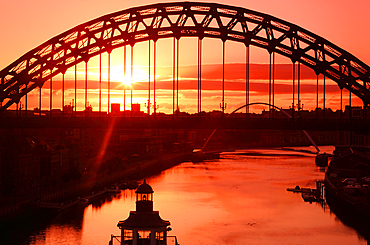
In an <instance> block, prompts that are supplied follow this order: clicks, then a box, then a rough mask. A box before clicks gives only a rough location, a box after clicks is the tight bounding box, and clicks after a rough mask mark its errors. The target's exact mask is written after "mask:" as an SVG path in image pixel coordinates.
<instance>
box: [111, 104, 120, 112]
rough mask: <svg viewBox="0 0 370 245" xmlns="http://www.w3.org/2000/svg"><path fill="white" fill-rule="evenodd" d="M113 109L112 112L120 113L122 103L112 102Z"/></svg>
mask: <svg viewBox="0 0 370 245" xmlns="http://www.w3.org/2000/svg"><path fill="white" fill-rule="evenodd" d="M111 111H112V113H120V112H121V104H120V103H112V104H111Z"/></svg>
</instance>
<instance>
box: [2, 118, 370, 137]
mask: <svg viewBox="0 0 370 245" xmlns="http://www.w3.org/2000/svg"><path fill="white" fill-rule="evenodd" d="M369 123H370V121H369V120H364V119H356V120H355V119H352V120H340V119H317V118H306V119H303V118H295V119H293V118H249V119H247V118H225V117H223V118H216V117H215V118H199V117H179V118H176V117H174V118H173V117H156V118H154V117H144V118H143V117H132V118H127V117H126V118H124V117H42V118H40V117H27V118H26V117H1V118H0V128H4V129H6V128H40V129H42V128H52V129H73V128H81V129H82V128H96V129H105V128H106V129H107V128H110V127H113V128H114V129H194V130H195V129H211V130H213V129H264V130H324V131H326V130H327V131H357V132H362V133H369V131H370V127H368V125H369Z"/></svg>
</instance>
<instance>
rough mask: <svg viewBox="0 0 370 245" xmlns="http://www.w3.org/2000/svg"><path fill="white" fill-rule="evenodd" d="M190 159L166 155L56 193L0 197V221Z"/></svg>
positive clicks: (87, 177)
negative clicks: (40, 204)
mask: <svg viewBox="0 0 370 245" xmlns="http://www.w3.org/2000/svg"><path fill="white" fill-rule="evenodd" d="M189 157H190V154H189V153H172V154H166V155H164V156H160V157H158V158H156V159H153V160H146V161H137V162H133V163H131V164H129V165H127V166H126V168H125V169H124V170H122V171H119V172H116V173H114V174H109V175H105V176H97V175H94V174H90V175H86V176H84V178H83V179H82V180H79V181H74V182H73V183H68V184H66V185H65V186H64V188H59V189H57V190H56V189H55V188H54V189H53V188H50V189H49V190H47V191H45V192H44V193H42V194H39V195H36V196H13V197H1V199H2V200H0V202H1V203H2V205H1V206H0V221H4V220H9V219H11V218H12V217H13V216H15V215H19V214H22V213H24V212H27V211H29V210H30V209H32V208H33V207H37V206H39V205H38V204H39V203H65V202H71V201H72V200H76V199H77V198H83V197H84V196H87V195H90V194H91V193H92V192H96V191H99V190H101V189H104V188H107V187H109V186H111V185H114V184H116V183H123V182H125V181H129V180H139V179H142V178H144V177H146V176H150V175H153V174H156V173H159V172H161V171H163V170H165V169H167V168H170V167H173V166H175V165H177V164H179V163H181V162H184V161H187V160H188V159H189Z"/></svg>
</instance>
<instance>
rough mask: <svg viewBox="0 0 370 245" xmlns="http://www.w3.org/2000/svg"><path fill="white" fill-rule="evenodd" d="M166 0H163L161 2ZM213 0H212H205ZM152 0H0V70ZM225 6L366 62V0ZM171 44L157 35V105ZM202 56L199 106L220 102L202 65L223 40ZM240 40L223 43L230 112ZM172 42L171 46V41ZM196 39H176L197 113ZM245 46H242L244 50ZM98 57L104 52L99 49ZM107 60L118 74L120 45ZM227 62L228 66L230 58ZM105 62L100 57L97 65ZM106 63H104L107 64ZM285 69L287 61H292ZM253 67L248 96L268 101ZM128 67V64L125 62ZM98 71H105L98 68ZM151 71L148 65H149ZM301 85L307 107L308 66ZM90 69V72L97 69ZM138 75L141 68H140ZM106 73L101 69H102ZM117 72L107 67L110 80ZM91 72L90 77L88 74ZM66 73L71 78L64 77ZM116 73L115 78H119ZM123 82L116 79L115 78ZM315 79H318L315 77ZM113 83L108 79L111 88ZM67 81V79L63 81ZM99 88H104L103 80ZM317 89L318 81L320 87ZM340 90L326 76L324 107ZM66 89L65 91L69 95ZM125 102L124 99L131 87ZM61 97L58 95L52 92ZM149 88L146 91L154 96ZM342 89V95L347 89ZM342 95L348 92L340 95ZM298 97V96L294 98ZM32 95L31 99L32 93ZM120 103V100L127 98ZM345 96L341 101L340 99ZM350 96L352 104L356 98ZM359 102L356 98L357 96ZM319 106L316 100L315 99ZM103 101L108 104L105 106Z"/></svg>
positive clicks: (214, 72) (237, 83) (247, 1)
mask: <svg viewBox="0 0 370 245" xmlns="http://www.w3.org/2000/svg"><path fill="white" fill-rule="evenodd" d="M162 2H165V1H162ZM210 2H211V1H210ZM151 3H155V2H152V1H147V0H137V1H135V5H133V4H132V3H130V2H129V1H122V0H121V1H116V0H111V1H95V0H92V1H82V0H80V1H72V0H64V1H61V0H54V1H46V0H35V1H23V0H13V1H3V2H2V4H1V9H2V21H1V22H0V30H1V32H2V33H3V36H2V39H1V41H0V44H1V45H0V69H2V68H4V67H5V66H7V65H8V64H10V63H11V62H13V61H14V60H16V59H17V58H18V57H20V56H21V55H23V54H24V53H26V52H28V51H29V50H30V49H32V48H34V47H36V46H38V45H39V44H41V43H43V42H45V41H46V40H48V39H50V38H52V37H54V36H56V35H58V34H60V33H62V32H64V31H66V30H68V29H70V28H72V27H74V26H76V25H78V24H80V23H83V22H86V21H88V20H91V19H95V18H97V17H99V16H102V15H105V14H108V13H112V12H116V11H119V10H122V9H126V8H130V7H133V6H141V5H147V4H151ZM219 3H223V4H227V5H235V6H240V7H245V8H249V9H252V10H256V11H258V12H262V13H267V14H271V15H273V16H275V17H278V18H280V19H283V20H286V21H289V22H291V23H294V24H297V25H299V26H301V27H303V28H305V29H307V30H309V31H312V32H313V33H315V34H317V35H320V36H322V37H324V38H326V39H327V40H329V41H331V42H333V43H334V44H336V45H338V46H339V47H341V48H343V49H345V50H347V51H348V52H350V53H352V54H353V55H355V56H356V57H358V58H359V59H361V60H362V61H363V62H365V63H366V64H370V49H369V48H368V47H367V45H368V40H370V33H369V32H366V31H365V30H364V28H366V26H367V24H368V23H370V17H369V14H368V13H367V12H368V10H369V9H370V1H367V0H358V1H347V0H346V1H335V2H334V1H322V0H320V1H319V0H310V1H308V0H300V1H292V0H280V1H275V0H260V1H255V0H243V1H242V0H234V1H230V0H229V1H223V2H219ZM169 45H172V41H171V40H160V41H158V64H157V65H158V70H157V74H158V75H159V76H158V78H157V81H158V84H157V88H164V89H158V91H157V92H156V94H157V101H158V103H159V104H160V108H159V111H162V112H172V97H171V93H172V91H171V90H168V89H171V87H168V86H167V85H166V84H172V81H168V80H171V79H172V68H171V67H169V66H171V65H172V58H171V56H169V54H168V50H167V49H168V47H169ZM203 45H204V50H203V51H204V55H203V64H204V68H203V72H204V73H203V74H202V76H203V77H202V78H203V85H204V87H203V88H204V89H205V90H204V91H203V96H204V97H203V102H202V103H203V109H204V110H217V109H219V103H220V101H221V94H220V91H219V89H221V86H222V84H221V82H220V79H222V76H220V75H221V74H220V67H219V66H217V65H216V66H210V65H207V64H220V63H221V62H222V53H221V52H222V49H221V41H219V40H211V39H207V40H205V41H204V44H203ZM147 46H148V44H147V42H146V43H141V44H137V45H135V49H134V53H135V60H134V63H135V65H137V66H138V67H137V69H136V70H138V71H140V70H141V72H136V73H138V74H139V73H141V77H142V76H144V77H142V78H140V79H139V80H141V82H140V81H139V82H137V83H136V84H135V85H134V88H135V94H134V102H137V103H140V104H142V106H143V105H144V103H145V102H146V100H147V91H146V90H143V89H146V87H147V82H146V83H145V84H143V83H144V82H145V79H147V78H145V76H147V70H148V67H147V66H148V63H147V62H148V61H147V60H148V58H147ZM241 48H243V45H241V44H237V43H232V42H229V41H228V42H227V44H226V52H227V54H226V55H227V57H226V62H227V63H229V65H227V66H226V75H225V79H226V85H225V88H226V92H225V96H226V97H225V98H226V103H228V108H227V111H231V110H233V109H234V108H236V107H238V106H240V105H242V104H243V102H244V101H245V97H244V96H245V95H244V94H245V92H243V91H240V89H243V88H244V86H245V84H244V81H243V79H244V68H243V66H242V67H239V66H240V65H237V64H235V63H241V62H243V61H244V51H243V52H240V49H241ZM170 49H171V48H170ZM196 49H197V47H196V39H194V38H182V39H181V40H180V65H181V66H182V67H181V68H180V79H181V82H180V85H179V88H180V98H179V102H180V103H179V104H180V110H185V111H190V112H195V111H196V101H197V99H196V94H197V92H196V90H194V89H196V85H197V81H196V72H197V70H196V66H192V65H195V64H196V63H197V58H196V55H197V53H196ZM243 50H244V49H243ZM103 57H104V56H103ZM268 60H269V57H268V53H267V52H266V51H265V50H261V49H258V48H252V49H251V63H257V64H264V63H268ZM112 61H113V63H112V65H113V66H117V67H118V68H117V69H116V71H115V73H116V76H117V77H122V70H120V68H119V67H120V66H122V49H117V50H116V51H115V52H113V53H112ZM277 63H289V60H288V59H286V58H284V57H277ZM97 64H98V63H97V60H96V59H95V61H94V59H91V60H90V62H89V80H94V79H96V76H95V75H94V69H93V67H96V66H97ZM231 64H233V65H231ZM103 65H104V64H103ZM105 65H106V64H105ZM290 68H291V67H290ZM252 69H253V70H252V74H251V102H257V101H258V102H268V97H267V91H268V84H267V80H266V79H267V78H268V70H266V66H261V65H260V66H253V68H252ZM128 70H129V69H128ZM69 72H70V73H72V74H74V70H73V69H72V70H71V69H70V70H69ZM103 72H106V71H104V69H103ZM152 72H153V71H152ZM276 72H277V73H276V79H277V81H276V84H277V85H276V90H275V91H276V105H277V106H279V107H284V108H287V107H288V106H289V105H291V101H292V98H291V90H292V88H291V86H290V84H291V69H290V70H289V66H288V67H287V66H277V69H276ZM302 72H304V73H302V87H301V91H302V94H301V98H302V103H303V104H305V107H304V108H307V109H313V108H314V107H315V105H316V104H315V103H316V95H315V94H313V92H315V91H316V79H315V76H314V74H313V72H311V71H310V70H307V71H306V70H302ZM95 73H96V72H95ZM78 74H79V75H78V79H79V80H84V64H81V65H79V66H78ZM139 75H140V74H139ZM103 76H104V75H103ZM114 76H115V75H114V74H112V79H113V82H114V79H115V77H114ZM94 77H95V78H94ZM67 79H73V77H68V73H67ZM57 80H60V76H57V77H56V78H55V81H57ZM118 80H120V78H119V79H118ZM120 82H121V81H119V82H116V84H119V83H120ZM320 83H322V81H321V80H320ZM114 84H115V83H113V84H112V87H113V86H114ZM66 85H67V84H66ZM58 86H59V87H60V85H58V82H54V84H53V88H54V89H55V91H54V92H53V93H55V95H53V101H54V103H53V107H55V108H58V107H60V104H61V102H60V101H61V97H60V90H58ZM68 86H72V88H73V89H71V90H67V91H66V104H67V103H68V101H70V100H71V99H72V98H74V95H73V94H72V93H74V83H71V84H70V85H68ZM47 87H48V83H46V84H45V88H47ZM93 87H95V88H96V84H93V81H89V89H92V88H93ZM83 89H84V82H83V81H81V82H79V83H78V99H77V102H78V103H77V106H79V105H80V106H81V108H79V107H78V108H79V109H82V108H83V104H84V91H83ZM103 89H104V87H103ZM121 90H122V85H121V86H120V90H117V91H112V97H111V98H112V99H111V102H112V103H115V102H118V103H121V104H123V102H122V96H121V95H122V92H121ZM320 91H322V87H321V86H320ZM338 91H339V89H337V87H336V84H335V83H333V82H332V81H327V87H326V92H327V93H326V98H327V101H326V106H327V107H329V106H331V105H332V107H335V108H338V104H337V102H338ZM48 93H49V91H48V90H47V89H43V97H44V99H43V102H42V107H43V108H44V109H48V108H49V102H48V99H47V97H48ZM67 93H68V95H67ZM127 95H128V97H126V99H127V102H128V101H129V91H128V94H127ZM32 96H33V97H37V96H38V91H35V92H33V93H32V94H30V97H29V98H32ZM58 96H59V97H58ZM152 96H153V95H151V97H152ZM345 96H348V94H347V93H346V94H345ZM88 98H89V99H88V101H89V102H90V103H91V104H92V105H93V108H94V110H97V109H98V105H97V101H96V100H94V98H97V90H95V91H94V90H90V91H89V95H88ZM345 98H346V97H345ZM103 100H104V101H103V107H104V103H105V104H106V96H105V97H104V95H103ZM296 100H297V99H296ZM320 100H322V94H320ZM30 101H31V100H30ZM127 102H126V103H127ZM344 102H345V103H347V101H344ZM29 103H30V104H29V109H32V108H33V107H38V103H37V100H36V102H35V103H34V104H32V103H31V102H29ZM354 103H358V101H357V102H354ZM358 104H360V103H358ZM320 105H321V106H322V102H321V103H320ZM105 106H106V105H105Z"/></svg>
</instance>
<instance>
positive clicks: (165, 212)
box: [25, 147, 367, 245]
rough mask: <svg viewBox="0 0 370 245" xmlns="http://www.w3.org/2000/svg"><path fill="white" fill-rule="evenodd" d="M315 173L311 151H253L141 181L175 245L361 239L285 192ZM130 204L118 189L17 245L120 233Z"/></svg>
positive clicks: (65, 244) (318, 173) (81, 243)
mask: <svg viewBox="0 0 370 245" xmlns="http://www.w3.org/2000/svg"><path fill="white" fill-rule="evenodd" d="M306 149H307V148H306ZM322 150H323V151H326V152H331V151H332V150H333V148H332V147H324V148H322ZM323 178H324V171H323V170H320V169H319V168H317V167H316V166H315V163H314V156H313V155H310V154H304V153H297V152H293V151H282V150H275V149H267V150H260V149H258V150H242V151H236V152H230V153H223V154H222V156H221V159H219V160H215V161H207V162H202V163H191V162H185V163H182V164H181V165H179V166H176V167H174V168H172V169H169V170H167V171H165V172H163V173H162V174H161V175H159V176H155V177H152V178H150V179H148V180H147V182H148V183H149V184H150V185H151V186H152V187H153V189H154V210H158V211H160V212H159V213H160V216H161V217H162V218H163V219H165V220H169V221H170V222H171V228H172V231H171V232H169V235H176V236H177V239H178V240H179V243H180V244H181V245H191V244H197V245H199V244H202V245H206V244H325V245H327V244H346V245H348V244H367V242H366V241H365V240H364V239H363V238H361V237H360V236H359V235H358V234H357V233H356V231H355V230H353V229H352V228H350V227H347V226H345V225H343V224H342V223H341V222H340V221H339V220H338V219H337V218H336V216H335V215H334V214H333V213H331V212H330V209H329V207H328V206H327V205H322V204H317V203H312V204H310V203H307V202H304V201H303V199H302V198H301V195H300V194H296V193H291V192H287V191H286V188H287V187H295V186H296V185H299V186H300V187H310V188H315V180H318V179H323ZM130 210H135V192H134V191H130V190H126V191H122V192H121V194H120V195H118V196H116V197H112V198H110V199H109V200H106V201H105V202H102V203H94V204H90V205H89V206H88V207H86V208H85V209H83V208H80V209H74V210H70V211H69V212H65V213H62V214H61V215H59V216H58V217H56V218H55V219H54V220H53V221H52V223H50V224H48V225H47V227H46V228H45V229H44V230H41V231H39V232H38V233H37V234H34V235H33V236H31V237H30V238H29V240H28V241H27V242H26V243H25V244H32V245H44V244H45V245H54V244H58V245H77V244H78V245H95V244H104V245H107V244H108V241H109V239H110V235H111V234H115V235H120V230H119V229H118V228H117V223H118V221H119V220H124V219H126V218H127V217H128V215H129V212H130Z"/></svg>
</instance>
